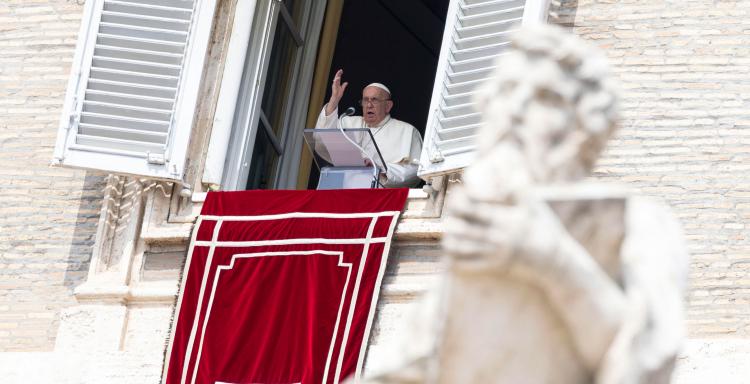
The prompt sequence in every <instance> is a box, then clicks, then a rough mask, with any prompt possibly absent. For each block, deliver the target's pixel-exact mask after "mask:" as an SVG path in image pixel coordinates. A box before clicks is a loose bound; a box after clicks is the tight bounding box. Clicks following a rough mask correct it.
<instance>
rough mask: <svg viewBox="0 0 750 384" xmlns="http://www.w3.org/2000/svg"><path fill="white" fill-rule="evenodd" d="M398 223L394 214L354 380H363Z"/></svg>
mask: <svg viewBox="0 0 750 384" xmlns="http://www.w3.org/2000/svg"><path fill="white" fill-rule="evenodd" d="M396 223H398V215H394V216H393V217H392V218H391V225H390V226H389V227H388V234H387V235H386V236H387V237H386V238H387V239H388V240H387V241H386V242H385V246H383V255H382V256H381V257H380V269H379V270H378V278H377V280H375V289H374V290H373V291H372V300H370V312H369V313H368V314H367V325H366V326H365V334H364V335H363V337H362V346H361V347H360V349H359V359H358V360H357V369H356V370H355V371H354V382H355V383H358V382H359V381H360V380H362V373H363V372H362V369H363V368H364V367H363V366H364V362H365V354H366V352H367V343H368V341H369V339H370V329H371V327H372V321H373V320H374V319H375V308H376V307H377V306H378V297H380V284H381V283H382V282H383V276H385V266H386V264H387V263H388V255H389V253H390V252H389V251H390V250H391V235H393V232H394V231H395V230H396Z"/></svg>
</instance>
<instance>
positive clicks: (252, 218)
mask: <svg viewBox="0 0 750 384" xmlns="http://www.w3.org/2000/svg"><path fill="white" fill-rule="evenodd" d="M399 213H401V212H399V211H380V212H365V213H361V212H355V213H326V212H289V213H279V214H276V215H258V216H212V215H205V216H202V217H203V220H219V219H221V220H223V221H261V220H281V219H299V218H311V219H318V218H324V219H358V218H359V219H362V218H364V219H366V218H372V217H382V216H394V215H398V214H399Z"/></svg>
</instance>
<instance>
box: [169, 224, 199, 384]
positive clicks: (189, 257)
mask: <svg viewBox="0 0 750 384" xmlns="http://www.w3.org/2000/svg"><path fill="white" fill-rule="evenodd" d="M201 221H203V218H202V217H200V216H198V219H197V220H196V221H195V225H194V226H193V233H192V235H191V236H190V244H193V243H194V242H195V240H196V239H197V238H198V228H200V225H201ZM193 250H195V247H193V246H190V245H188V252H187V257H186V258H185V266H184V267H183V268H182V280H183V281H184V280H185V279H187V275H188V270H189V269H190V261H191V260H192V259H193ZM184 293H185V284H180V290H179V292H178V293H177V304H176V306H175V310H174V311H175V312H174V322H173V323H172V331H171V332H170V336H169V344H167V353H166V354H165V358H164V369H163V372H162V374H161V382H162V383H166V382H167V372H169V362H170V359H171V357H172V347H173V344H174V336H175V335H176V334H177V324H178V323H179V321H180V310H181V309H182V297H183V294H184Z"/></svg>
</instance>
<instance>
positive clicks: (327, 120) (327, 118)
mask: <svg viewBox="0 0 750 384" xmlns="http://www.w3.org/2000/svg"><path fill="white" fill-rule="evenodd" d="M338 122H339V109H338V107H337V108H336V109H334V110H333V113H331V114H330V115H326V107H325V106H323V109H322V110H321V111H320V115H318V121H316V122H315V128H337V124H338Z"/></svg>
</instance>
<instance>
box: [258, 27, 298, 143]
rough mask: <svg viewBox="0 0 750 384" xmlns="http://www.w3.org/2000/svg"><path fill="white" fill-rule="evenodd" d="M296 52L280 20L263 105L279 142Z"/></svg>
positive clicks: (290, 37) (289, 35)
mask: <svg viewBox="0 0 750 384" xmlns="http://www.w3.org/2000/svg"><path fill="white" fill-rule="evenodd" d="M296 52H297V45H296V44H295V42H294V39H293V38H292V35H291V32H290V31H289V28H288V27H287V25H286V23H285V22H284V20H283V19H282V18H279V21H278V22H277V23H276V34H275V36H274V41H273V48H272V49H271V58H270V61H269V64H268V74H267V75H266V83H265V86H264V89H263V102H262V103H261V109H262V110H263V113H265V114H266V116H267V117H268V121H269V122H270V123H271V127H272V128H273V131H274V133H275V134H276V137H277V138H278V139H279V140H281V129H282V125H283V124H284V112H285V110H286V108H285V107H286V104H287V101H288V98H289V89H290V86H291V84H290V83H291V81H292V68H293V66H294V60H295V57H296V55H295V54H296Z"/></svg>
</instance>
